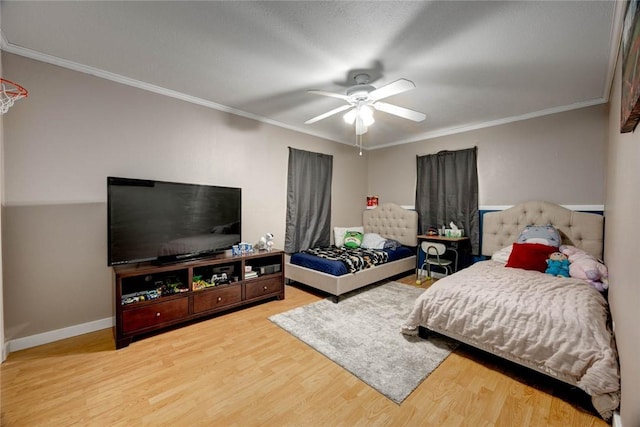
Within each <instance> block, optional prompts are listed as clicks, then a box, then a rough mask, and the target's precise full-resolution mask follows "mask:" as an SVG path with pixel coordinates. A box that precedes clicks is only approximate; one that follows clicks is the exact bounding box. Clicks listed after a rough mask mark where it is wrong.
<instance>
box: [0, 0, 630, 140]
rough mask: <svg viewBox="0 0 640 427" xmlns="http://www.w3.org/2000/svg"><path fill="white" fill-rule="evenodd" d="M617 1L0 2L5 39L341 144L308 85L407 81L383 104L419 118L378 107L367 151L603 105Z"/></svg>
mask: <svg viewBox="0 0 640 427" xmlns="http://www.w3.org/2000/svg"><path fill="white" fill-rule="evenodd" d="M623 4H624V2H615V1H567V2H561V1H507V2H499V1H470V2H460V1H424V2H420V1H391V2H386V1H376V2H366V1H354V2H351V1H341V2H325V1H284V2H275V1H255V2H251V1H224V2H208V1H175V2H155V1H140V2H136V1H126V2H125V1H123V2H119V1H106V2H98V1H84V2H83V1H71V2H63V1H45V2H35V1H6V0H5V1H2V3H1V15H2V16H1V28H2V35H3V39H2V49H3V50H5V51H8V52H13V53H16V54H19V55H23V56H27V57H31V58H34V59H38V60H42V61H46V62H50V63H54V64H57V65H61V66H64V67H68V68H72V69H76V70H80V71H84V72H88V73H91V74H94V75H98V76H102V77H106V78H109V79H112V80H116V81H120V82H123V83H126V84H131V85H133V86H139V87H143V88H146V89H149V90H153V91H156V92H160V93H165V94H168V95H170V96H175V97H178V98H181V99H186V100H188V101H191V102H196V103H199V104H202V105H207V106H210V107H212V108H216V109H220V110H223V111H230V112H233V113H236V114H240V115H243V116H247V117H250V118H255V119H258V120H261V121H265V122H268V123H272V124H276V125H279V126H283V127H285V128H290V129H294V130H297V131H300V132H305V133H309V134H313V135H317V136H321V137H324V138H327V139H330V140H334V141H338V142H343V143H347V144H354V143H355V132H354V129H353V126H351V127H350V126H348V125H347V124H345V123H344V122H343V120H342V119H341V114H339V115H335V116H332V117H329V118H327V119H325V120H322V121H319V122H317V123H314V124H311V125H305V124H304V122H305V121H306V120H308V119H310V118H312V117H315V116H317V115H319V114H322V113H324V112H326V111H328V110H331V109H333V108H336V107H339V106H340V105H342V104H343V102H344V101H342V100H340V99H336V98H329V97H321V96H318V95H313V94H309V93H307V90H309V89H320V90H327V91H336V92H341V93H344V91H345V90H346V88H347V87H348V86H351V85H352V84H353V82H352V81H348V79H349V76H350V75H351V76H352V75H353V71H354V70H358V69H365V70H370V71H372V72H373V74H378V75H379V79H377V80H376V81H375V82H373V84H374V86H377V87H379V86H381V85H384V84H387V83H390V82H392V81H394V80H397V79H399V78H405V79H408V80H411V81H413V82H414V83H415V85H416V86H417V88H416V89H413V90H411V91H409V92H405V93H402V94H399V95H395V96H393V97H390V98H386V99H385V102H388V103H392V104H396V105H400V106H403V107H406V108H411V109H414V110H418V111H421V112H423V113H425V114H426V116H427V118H426V120H424V121H423V122H420V123H415V122H412V121H409V120H405V119H402V118H398V117H395V116H391V115H388V114H385V113H383V112H376V113H375V119H376V123H375V124H374V125H373V126H372V127H371V128H370V129H369V132H368V133H367V134H365V135H364V139H363V142H364V146H365V148H367V147H368V148H375V147H381V146H388V145H393V144H399V143H404V142H413V141H418V140H422V139H426V138H429V137H433V136H438V135H445V134H450V133H455V132H460V131H464V130H468V129H475V128H480V127H485V126H489V125H492V124H498V123H505V122H509V121H513V120H518V119H522V118H527V117H535V116H538V115H543V114H549V113H553V112H559V111H565V110H569V109H573V108H579V107H583V106H589V105H595V104H598V103H603V102H606V101H607V100H608V96H609V86H610V84H611V79H612V71H613V69H614V65H615V59H616V57H617V50H616V49H614V46H617V45H618V43H619V34H620V27H621V20H622V15H623V13H624V10H623V7H624V6H623ZM12 77H13V78H14V79H16V80H18V83H19V76H12ZM27 89H29V88H28V87H27Z"/></svg>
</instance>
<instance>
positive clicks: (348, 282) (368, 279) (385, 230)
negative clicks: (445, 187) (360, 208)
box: [285, 203, 418, 302]
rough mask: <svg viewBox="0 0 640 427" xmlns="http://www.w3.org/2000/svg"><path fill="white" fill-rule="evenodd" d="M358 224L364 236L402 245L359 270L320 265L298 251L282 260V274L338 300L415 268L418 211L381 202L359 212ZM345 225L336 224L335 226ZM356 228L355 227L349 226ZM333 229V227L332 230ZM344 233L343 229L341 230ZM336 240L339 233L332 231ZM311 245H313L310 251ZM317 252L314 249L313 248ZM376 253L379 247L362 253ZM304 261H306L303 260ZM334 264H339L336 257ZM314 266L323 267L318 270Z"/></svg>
mask: <svg viewBox="0 0 640 427" xmlns="http://www.w3.org/2000/svg"><path fill="white" fill-rule="evenodd" d="M362 224H363V225H362V226H361V227H357V228H361V229H362V231H363V234H364V236H365V239H366V238H367V235H370V236H374V235H377V236H380V237H381V238H383V239H386V240H390V241H394V242H398V243H399V244H401V245H402V247H400V248H398V250H397V251H387V249H385V251H387V252H389V254H387V255H385V257H386V256H388V257H389V258H390V260H389V261H388V262H385V263H382V264H379V265H375V266H367V267H368V268H363V269H361V270H359V271H355V272H351V271H347V270H345V271H335V269H331V268H330V267H331V266H329V267H325V266H326V262H324V263H323V265H321V266H320V267H317V266H316V265H315V263H316V262H317V261H319V260H318V259H317V258H318V257H316V256H313V255H309V254H305V253H298V254H294V255H293V256H287V257H286V258H287V260H286V264H285V277H286V278H287V279H288V280H290V281H294V282H298V283H302V284H304V285H307V286H311V287H313V288H316V289H319V290H321V291H323V292H326V293H329V294H331V295H333V296H334V297H335V298H334V301H336V302H337V301H338V299H339V297H340V295H343V294H345V293H347V292H349V291H352V290H355V289H358V288H361V287H364V286H366V285H370V284H372V283H375V282H378V281H380V280H384V279H387V278H389V277H393V276H395V275H398V274H401V273H404V272H407V271H410V270H415V268H416V255H415V254H416V246H417V245H418V237H417V236H418V213H417V212H416V211H413V210H408V209H404V208H402V207H401V206H399V205H396V204H394V203H384V204H381V205H380V206H378V207H376V208H375V209H367V210H365V211H364V212H363V213H362ZM340 228H341V229H347V228H349V227H346V228H342V227H336V230H337V229H340ZM352 228H356V227H352ZM334 232H335V231H334ZM343 233H344V232H343ZM335 236H336V237H335V239H334V243H336V244H337V242H335V240H337V239H338V235H337V234H336V235H335ZM313 250H314V249H312V251H313ZM316 253H317V251H316ZM377 253H379V251H378V250H375V251H373V252H368V253H366V254H365V257H367V258H372V257H374V256H376V254H377ZM305 261H309V262H306V263H305ZM335 263H336V264H338V265H341V263H340V262H339V261H335ZM317 268H324V271H320V270H318V269H317Z"/></svg>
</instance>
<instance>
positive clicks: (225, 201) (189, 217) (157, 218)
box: [107, 177, 242, 265]
mask: <svg viewBox="0 0 640 427" xmlns="http://www.w3.org/2000/svg"><path fill="white" fill-rule="evenodd" d="M241 208H242V190H241V189H240V188H234V187H219V186H214V185H196V184H183V183H177V182H164V181H153V180H142V179H132V178H116V177H108V178H107V209H108V229H109V238H108V240H109V242H108V244H109V259H108V265H118V264H129V263H137V262H142V261H155V262H158V263H171V262H177V261H181V260H185V259H189V258H197V257H204V256H208V255H211V254H215V253H218V252H222V251H225V250H227V249H230V248H231V247H232V246H233V245H235V244H237V243H239V242H240V240H241V239H240V235H241V213H242V209H241Z"/></svg>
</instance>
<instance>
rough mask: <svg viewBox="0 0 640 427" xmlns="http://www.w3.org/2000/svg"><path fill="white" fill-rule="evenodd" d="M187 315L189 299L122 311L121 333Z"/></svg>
mask: <svg viewBox="0 0 640 427" xmlns="http://www.w3.org/2000/svg"><path fill="white" fill-rule="evenodd" d="M188 315H189V298H186V297H185V298H179V299H174V300H171V301H165V302H158V303H155V304H151V305H147V306H144V307H140V308H134V309H131V310H123V311H122V329H123V332H125V333H127V332H133V331H136V330H139V329H144V328H148V327H151V326H156V325H159V324H162V323H166V322H170V321H172V320H178V319H181V318H183V317H186V316H188Z"/></svg>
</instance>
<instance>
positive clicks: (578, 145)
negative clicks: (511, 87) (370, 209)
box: [368, 105, 608, 205]
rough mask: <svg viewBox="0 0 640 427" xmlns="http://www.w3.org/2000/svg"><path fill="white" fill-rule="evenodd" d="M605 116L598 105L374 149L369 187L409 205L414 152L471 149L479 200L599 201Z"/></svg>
mask: <svg viewBox="0 0 640 427" xmlns="http://www.w3.org/2000/svg"><path fill="white" fill-rule="evenodd" d="M427 120H428V118H427ZM607 120H608V119H607V107H606V105H598V106H594V107H589V108H582V109H579V110H573V111H568V112H564V113H559V114H553V115H549V116H543V117H538V118H533V119H529V120H524V121H519V122H514V123H509V124H504V125H500V126H495V127H491V128H486V129H480V130H475V131H469V132H465V133H461V134H457V135H449V136H443V137H439V138H434V139H429V140H426V141H421V142H416V143H413V144H405V145H400V146H393V147H388V148H384V149H379V150H373V151H370V152H369V163H368V168H369V172H368V176H369V188H368V191H369V194H376V195H378V196H380V202H396V203H399V204H401V205H414V204H415V191H416V156H424V155H426V154H434V153H437V152H438V151H441V150H460V149H464V148H470V147H474V146H476V147H478V186H479V195H478V196H479V203H480V205H512V204H515V203H519V202H524V201H527V200H545V201H549V202H554V203H559V204H563V205H603V204H604V177H605V163H606V160H605V149H606V138H607Z"/></svg>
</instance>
